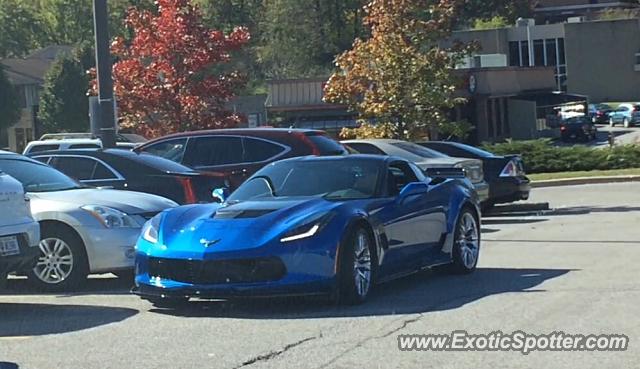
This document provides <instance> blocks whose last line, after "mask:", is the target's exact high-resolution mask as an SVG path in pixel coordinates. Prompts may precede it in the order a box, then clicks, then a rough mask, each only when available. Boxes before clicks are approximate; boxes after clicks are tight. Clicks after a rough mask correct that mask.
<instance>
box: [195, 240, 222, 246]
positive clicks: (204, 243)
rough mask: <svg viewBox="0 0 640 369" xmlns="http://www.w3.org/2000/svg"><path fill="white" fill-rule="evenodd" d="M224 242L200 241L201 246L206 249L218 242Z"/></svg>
mask: <svg viewBox="0 0 640 369" xmlns="http://www.w3.org/2000/svg"><path fill="white" fill-rule="evenodd" d="M220 241H222V240H221V239H217V240H205V239H204V238H203V239H201V240H200V244H202V245H203V246H204V247H205V248H209V247H211V246H213V245H215V244H217V243H218V242H220Z"/></svg>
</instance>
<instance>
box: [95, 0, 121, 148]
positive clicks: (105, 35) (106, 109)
mask: <svg viewBox="0 0 640 369" xmlns="http://www.w3.org/2000/svg"><path fill="white" fill-rule="evenodd" d="M93 29H94V32H95V37H96V44H95V47H96V71H97V74H98V76H97V79H98V101H99V105H98V107H99V109H98V110H99V114H98V117H99V126H100V138H101V139H102V146H103V147H105V148H113V147H116V122H115V111H114V99H113V81H112V79H111V52H110V51H109V22H108V17H107V0H93Z"/></svg>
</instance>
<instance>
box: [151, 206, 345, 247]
mask: <svg viewBox="0 0 640 369" xmlns="http://www.w3.org/2000/svg"><path fill="white" fill-rule="evenodd" d="M340 204H341V203H340V202H333V201H326V200H324V199H322V198H318V197H313V198H295V199H292V198H289V199H287V198H283V199H278V200H265V201H246V202H242V203H237V204H231V205H222V206H220V205H193V206H187V207H181V208H177V209H173V210H171V211H168V212H166V213H165V216H164V218H163V221H162V227H161V228H162V230H161V232H160V233H161V238H162V242H163V243H164V244H165V245H167V250H168V251H169V252H180V251H182V252H185V253H190V252H193V251H194V250H199V251H202V250H203V249H204V246H203V244H202V242H201V241H204V242H213V243H215V247H211V252H214V253H216V252H228V251H238V250H247V249H252V248H258V247H261V246H262V245H264V244H265V243H267V242H269V241H270V240H273V239H274V238H276V237H279V236H281V235H282V234H284V233H286V232H287V231H289V230H291V229H293V228H295V227H297V226H299V225H301V224H304V222H305V221H307V220H308V219H312V218H314V217H316V216H320V215H322V214H325V213H327V212H329V211H331V210H333V209H335V208H336V207H338V206H340Z"/></svg>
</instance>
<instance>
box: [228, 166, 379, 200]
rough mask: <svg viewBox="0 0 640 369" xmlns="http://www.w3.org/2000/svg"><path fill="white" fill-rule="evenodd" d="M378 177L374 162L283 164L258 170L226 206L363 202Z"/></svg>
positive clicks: (369, 195)
mask: <svg viewBox="0 0 640 369" xmlns="http://www.w3.org/2000/svg"><path fill="white" fill-rule="evenodd" d="M379 174H380V165H379V162H378V161H374V160H354V159H352V160H310V161H305V160H294V161H284V162H279V163H274V164H271V165H269V166H267V167H265V168H264V169H262V170H260V171H259V172H258V173H256V175H255V176H253V178H252V179H250V180H249V181H247V182H246V183H244V184H243V185H242V186H240V188H238V190H236V191H235V192H234V193H233V194H232V195H231V196H230V197H229V199H228V202H230V203H233V202H241V201H248V200H258V199H273V198H280V197H309V196H324V197H325V198H326V199H335V200H347V199H366V198H371V197H374V196H375V194H376V188H377V185H378V178H379Z"/></svg>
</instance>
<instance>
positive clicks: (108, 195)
mask: <svg viewBox="0 0 640 369" xmlns="http://www.w3.org/2000/svg"><path fill="white" fill-rule="evenodd" d="M28 195H29V197H30V198H31V200H32V202H33V204H34V206H37V204H36V203H38V202H41V203H47V206H48V207H50V209H48V210H54V211H55V210H56V203H58V204H60V203H63V204H71V205H77V206H78V207H80V206H84V205H100V206H107V207H110V208H113V209H117V210H120V211H122V212H124V213H127V214H142V213H151V212H160V211H162V210H164V209H167V208H171V207H175V206H177V204H176V203H175V202H173V201H171V200H169V199H165V198H164V197H160V196H156V195H150V194H146V193H141V192H133V191H120V190H110V189H98V188H83V189H77V190H68V191H55V192H37V193H34V192H32V193H29V194H28Z"/></svg>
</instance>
